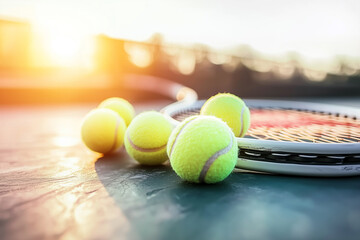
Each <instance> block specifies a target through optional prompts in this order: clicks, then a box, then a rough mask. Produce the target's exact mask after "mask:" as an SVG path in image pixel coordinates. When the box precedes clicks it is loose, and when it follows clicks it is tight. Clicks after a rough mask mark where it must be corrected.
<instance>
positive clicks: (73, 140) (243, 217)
mask: <svg viewBox="0 0 360 240" xmlns="http://www.w3.org/2000/svg"><path fill="white" fill-rule="evenodd" d="M359 103H360V101H356V102H351V104H349V105H356V104H359ZM165 104H166V102H157V103H151V104H148V105H137V106H136V109H137V111H138V112H139V111H143V110H145V109H146V110H147V109H159V108H161V107H163V106H164V105H165ZM359 105H360V104H359ZM91 107H93V106H90V105H86V106H56V107H4V106H3V107H0V130H1V135H0V239H4V240H5V239H64V240H65V239H174V240H175V239H207V240H212V239H359V236H360V178H358V177H352V178H301V177H288V176H274V175H264V174H255V173H244V172H234V173H233V174H232V175H231V176H230V177H229V178H228V179H226V180H225V181H224V182H222V183H220V184H215V185H196V184H189V183H185V182H183V181H181V179H179V178H178V177H177V176H176V174H175V173H174V172H173V171H172V170H171V168H170V166H169V165H168V164H165V165H163V166H159V167H143V166H140V165H138V164H137V163H136V162H134V161H133V160H132V159H130V158H129V156H128V155H127V154H126V153H125V151H124V149H122V150H121V151H120V152H119V153H117V154H114V155H111V156H106V157H101V156H99V155H97V154H94V153H91V152H89V151H88V150H87V149H86V148H85V147H84V146H83V145H82V144H81V142H80V135H79V127H80V123H81V118H82V117H83V115H84V114H86V113H87V111H89V110H90V109H91Z"/></svg>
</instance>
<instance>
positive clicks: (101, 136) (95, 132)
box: [81, 109, 126, 154]
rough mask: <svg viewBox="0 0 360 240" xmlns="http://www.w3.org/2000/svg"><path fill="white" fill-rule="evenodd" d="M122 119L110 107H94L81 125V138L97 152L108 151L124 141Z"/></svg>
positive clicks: (111, 150)
mask: <svg viewBox="0 0 360 240" xmlns="http://www.w3.org/2000/svg"><path fill="white" fill-rule="evenodd" d="M125 130H126V125H125V122H124V120H123V119H122V118H121V117H120V116H119V115H118V114H117V113H115V112H114V111H112V110H110V109H94V110H92V111H91V112H89V113H88V114H87V115H86V116H85V118H84V120H83V122H82V125H81V138H82V140H83V142H84V143H85V145H86V146H87V147H88V148H89V149H90V150H92V151H94V152H98V153H104V154H106V153H110V152H113V151H115V150H117V149H118V148H119V147H121V146H122V145H123V143H124V134H125Z"/></svg>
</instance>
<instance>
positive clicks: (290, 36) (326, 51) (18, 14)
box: [0, 0, 360, 65]
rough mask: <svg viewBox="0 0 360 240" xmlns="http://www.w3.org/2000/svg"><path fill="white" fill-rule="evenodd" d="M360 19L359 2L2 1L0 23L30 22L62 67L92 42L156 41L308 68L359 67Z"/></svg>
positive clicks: (188, 0)
mask: <svg viewBox="0 0 360 240" xmlns="http://www.w3.org/2000/svg"><path fill="white" fill-rule="evenodd" d="M359 12H360V2H359V1H355V0H342V1H337V0H328V1H325V0H318V1H309V0H301V1H300V0H299V1H286V0H274V1H266V0H253V1H246V2H244V1H232V0H223V1H215V0H207V1H205V0H199V1H190V0H183V1H175V0H168V1H162V0H153V1H145V0H134V1H125V2H124V1H117V0H109V1H107V2H106V4H105V3H104V2H103V1H101V0H93V1H90V0H88V1H85V0H78V1H75V0H64V1H61V2H60V1H55V0H38V1H36V0H0V16H5V17H15V18H20V19H25V20H27V21H30V23H31V24H32V25H33V26H34V27H35V29H37V30H38V32H39V34H40V35H43V36H44V39H50V40H46V41H49V42H48V43H47V44H48V46H44V47H45V48H47V50H45V51H48V52H50V55H51V56H52V58H56V59H57V61H59V64H63V65H64V64H65V65H66V64H70V63H71V64H73V62H72V61H78V59H75V57H74V54H75V52H77V51H79V48H80V46H81V45H82V44H83V41H84V39H85V38H87V37H88V36H90V35H95V34H105V35H108V36H109V37H114V38H122V39H129V40H135V41H145V40H147V39H149V38H150V37H151V36H152V35H153V34H154V33H161V34H162V35H163V36H164V39H165V42H166V43H175V44H180V45H193V44H196V43H201V44H206V45H208V46H210V47H211V48H213V49H214V50H216V51H220V52H224V53H235V54H236V50H237V49H238V47H239V46H240V45H246V44H247V45H249V46H251V47H252V48H253V49H255V50H256V51H258V52H260V53H261V54H263V55H264V56H270V57H274V56H275V57H281V56H282V55H284V54H286V53H287V52H297V53H299V54H300V55H301V56H304V57H305V58H306V59H308V64H314V62H316V61H317V60H326V61H329V59H333V58H335V57H337V56H346V57H347V58H349V59H355V60H356V62H357V63H358V62H359V61H360V14H359ZM66 36H71V37H69V38H68V37H66ZM88 54H89V52H88ZM74 59H75V60H74ZM320 65H321V64H320Z"/></svg>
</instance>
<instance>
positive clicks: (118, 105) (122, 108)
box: [99, 97, 135, 126]
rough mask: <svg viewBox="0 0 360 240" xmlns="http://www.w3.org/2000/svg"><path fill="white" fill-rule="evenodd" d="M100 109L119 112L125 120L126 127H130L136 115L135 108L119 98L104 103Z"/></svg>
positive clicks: (109, 99) (100, 105)
mask: <svg viewBox="0 0 360 240" xmlns="http://www.w3.org/2000/svg"><path fill="white" fill-rule="evenodd" d="M99 108H108V109H111V110H113V111H115V112H117V113H118V114H119V115H120V117H122V118H123V119H124V121H125V124H126V126H129V124H130V122H131V120H132V119H133V118H134V115H135V110H134V107H133V106H132V105H131V104H130V103H129V102H128V101H126V100H125V99H123V98H119V97H112V98H108V99H106V100H104V101H102V102H101V103H100V104H99Z"/></svg>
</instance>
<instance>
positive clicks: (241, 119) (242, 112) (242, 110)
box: [238, 106, 246, 136]
mask: <svg viewBox="0 0 360 240" xmlns="http://www.w3.org/2000/svg"><path fill="white" fill-rule="evenodd" d="M245 108H246V106H244V107H242V108H241V115H240V126H241V127H240V134H239V135H238V136H242V135H243V132H244V112H245Z"/></svg>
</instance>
